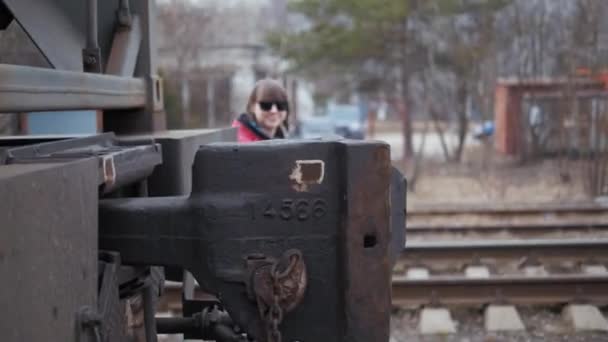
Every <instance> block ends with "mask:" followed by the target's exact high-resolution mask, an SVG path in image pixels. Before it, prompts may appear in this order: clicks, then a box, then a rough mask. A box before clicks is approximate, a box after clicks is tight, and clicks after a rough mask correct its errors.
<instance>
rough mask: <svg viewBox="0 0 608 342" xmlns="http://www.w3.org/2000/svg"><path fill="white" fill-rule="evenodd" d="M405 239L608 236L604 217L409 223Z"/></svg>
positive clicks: (607, 227) (607, 224)
mask: <svg viewBox="0 0 608 342" xmlns="http://www.w3.org/2000/svg"><path fill="white" fill-rule="evenodd" d="M407 237H408V240H409V241H418V240H467V239H538V238H559V239H568V238H581V237H601V238H608V220H605V221H603V222H579V223H577V222H572V223H547V222H537V223H528V224H525V223H523V224H522V223H519V224H499V223H490V224H472V225H471V224H468V225H467V224H459V225H456V224H445V225H441V226H438V225H428V224H412V225H408V227H407Z"/></svg>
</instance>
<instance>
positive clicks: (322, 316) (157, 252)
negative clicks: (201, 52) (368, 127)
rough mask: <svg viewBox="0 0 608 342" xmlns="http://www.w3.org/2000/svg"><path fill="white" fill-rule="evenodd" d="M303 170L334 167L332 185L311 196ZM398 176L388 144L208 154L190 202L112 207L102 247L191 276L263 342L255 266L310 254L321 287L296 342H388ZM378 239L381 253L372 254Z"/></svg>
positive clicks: (275, 145) (106, 212) (296, 315)
mask: <svg viewBox="0 0 608 342" xmlns="http://www.w3.org/2000/svg"><path fill="white" fill-rule="evenodd" d="M303 160H309V161H313V160H314V161H322V162H323V163H324V166H323V167H324V178H323V180H322V182H320V184H314V185H311V184H309V185H308V187H307V188H306V189H305V190H303V188H302V187H298V186H297V185H298V184H296V183H297V177H292V176H293V172H294V170H295V168H296V166H297V162H298V161H303ZM390 172H391V169H390V159H389V153H388V146H387V145H385V144H380V143H363V142H350V141H342V142H320V141H314V142H289V141H286V142H282V141H281V142H279V141H271V142H263V143H256V144H249V145H238V144H214V145H209V146H202V147H201V148H200V149H199V151H198V152H197V155H196V159H195V162H194V168H193V183H192V184H193V185H192V194H191V195H190V196H189V197H158V198H147V199H137V198H132V199H117V200H106V201H103V203H102V204H101V206H100V234H101V236H100V245H101V246H102V247H103V248H104V249H108V250H115V251H118V252H120V254H121V257H122V258H123V262H124V263H128V264H145V265H162V266H176V267H181V268H183V269H187V270H189V271H191V272H192V273H193V275H194V277H195V278H196V279H197V280H198V282H199V284H200V285H201V287H202V288H203V289H204V290H206V291H207V292H210V293H212V294H215V295H218V296H219V297H220V299H221V301H222V304H223V305H225V307H226V308H227V310H228V311H229V312H230V313H231V314H232V316H233V318H234V320H235V323H237V324H238V325H239V326H241V327H243V329H244V330H245V331H246V332H248V333H250V334H251V335H252V337H254V338H255V337H259V336H263V333H262V332H263V329H264V325H263V322H262V321H261V319H260V316H259V313H258V310H257V307H256V303H255V301H252V300H251V299H250V298H248V296H247V294H246V291H245V290H246V284H247V282H248V281H249V277H250V274H249V273H248V272H247V269H246V264H245V262H244V259H243V258H244V257H245V256H247V255H252V254H256V253H258V254H260V253H261V254H263V255H266V256H270V257H274V258H277V257H278V256H280V255H281V254H282V253H283V252H284V251H286V250H288V249H292V248H294V249H298V250H300V251H301V252H302V255H303V257H304V261H305V263H306V265H307V272H308V274H309V284H308V287H307V290H306V293H305V296H304V299H303V301H302V303H300V304H299V305H298V306H297V307H296V308H295V309H294V311H293V312H292V313H290V314H287V315H286V316H285V318H284V320H283V322H282V323H281V328H282V329H281V330H282V334H283V336H284V338H285V339H286V340H304V341H306V340H311V341H320V340H323V341H386V340H388V331H389V317H390V260H389V254H388V249H389V241H390V235H389V234H390V233H389V225H390V221H389V220H390V218H389V217H390V212H389V210H390V208H389V196H390V189H389V182H390ZM370 199H373V200H370ZM370 234H371V235H374V236H375V239H376V241H377V243H376V244H375V246H374V247H373V248H365V246H364V238H365V236H366V235H370ZM328 284H332V286H328ZM303 322H306V324H303ZM310 326H314V327H315V329H309V328H308V327H310Z"/></svg>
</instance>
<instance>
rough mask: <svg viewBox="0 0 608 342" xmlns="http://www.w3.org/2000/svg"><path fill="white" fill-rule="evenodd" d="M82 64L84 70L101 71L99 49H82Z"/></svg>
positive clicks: (98, 72)
mask: <svg viewBox="0 0 608 342" xmlns="http://www.w3.org/2000/svg"><path fill="white" fill-rule="evenodd" d="M82 65H83V67H84V71H85V72H92V73H97V74H100V73H101V71H102V70H101V50H100V49H99V48H86V49H83V50H82Z"/></svg>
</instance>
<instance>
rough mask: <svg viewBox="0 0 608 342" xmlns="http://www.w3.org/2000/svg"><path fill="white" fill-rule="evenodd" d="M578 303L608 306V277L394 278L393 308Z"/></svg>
mask: <svg viewBox="0 0 608 342" xmlns="http://www.w3.org/2000/svg"><path fill="white" fill-rule="evenodd" d="M576 301H589V302H593V303H594V304H603V303H608V276H589V275H559V276H546V277H524V276H498V277H491V278H486V279H474V278H464V277H432V278H429V279H405V278H393V305H404V306H421V305H428V304H441V305H483V304H488V303H494V302H498V303H500V302H508V303H511V304H526V305H539V304H560V303H567V302H576Z"/></svg>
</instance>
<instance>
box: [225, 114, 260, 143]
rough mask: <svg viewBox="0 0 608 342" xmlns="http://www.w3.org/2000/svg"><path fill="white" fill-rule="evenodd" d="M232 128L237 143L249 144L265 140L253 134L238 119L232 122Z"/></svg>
mask: <svg viewBox="0 0 608 342" xmlns="http://www.w3.org/2000/svg"><path fill="white" fill-rule="evenodd" d="M232 127H236V128H237V131H236V139H237V141H238V142H251V141H260V140H265V139H263V138H262V137H260V136H259V135H257V134H255V132H254V131H252V130H251V129H250V128H249V127H247V126H246V125H245V124H243V123H241V122H240V121H239V120H238V119H237V120H234V121H233V122H232Z"/></svg>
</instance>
